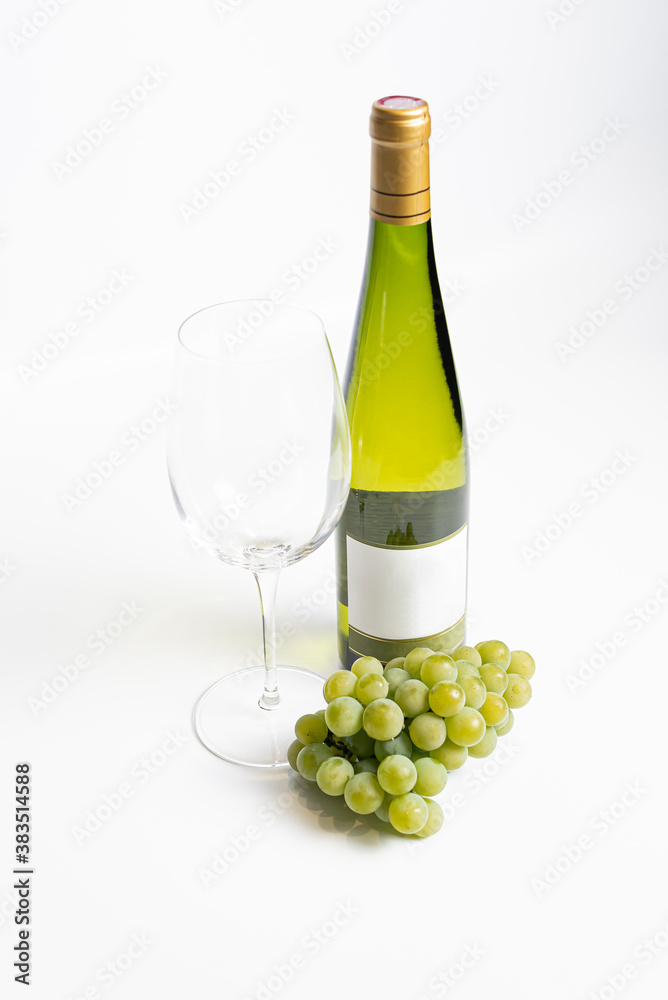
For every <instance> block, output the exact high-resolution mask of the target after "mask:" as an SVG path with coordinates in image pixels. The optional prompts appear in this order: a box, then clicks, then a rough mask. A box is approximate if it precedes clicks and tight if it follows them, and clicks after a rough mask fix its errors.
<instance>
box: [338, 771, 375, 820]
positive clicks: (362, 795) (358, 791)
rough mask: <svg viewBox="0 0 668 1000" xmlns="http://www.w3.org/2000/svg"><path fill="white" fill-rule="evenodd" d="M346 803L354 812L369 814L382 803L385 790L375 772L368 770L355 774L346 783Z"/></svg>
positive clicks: (362, 814)
mask: <svg viewBox="0 0 668 1000" xmlns="http://www.w3.org/2000/svg"><path fill="white" fill-rule="evenodd" d="M343 794H344V797H345V800H346V805H347V806H348V808H349V809H352V811H353V812H354V813H358V814H359V815H361V816H368V815H369V813H372V812H375V811H376V809H378V807H379V806H380V805H381V803H382V801H383V798H384V792H383V789H382V788H381V787H380V784H379V783H378V778H377V777H376V775H375V774H371V773H370V772H368V771H363V772H361V773H358V774H355V775H354V776H353V777H352V778H350V780H349V781H348V782H347V783H346V787H345V790H344V793H343Z"/></svg>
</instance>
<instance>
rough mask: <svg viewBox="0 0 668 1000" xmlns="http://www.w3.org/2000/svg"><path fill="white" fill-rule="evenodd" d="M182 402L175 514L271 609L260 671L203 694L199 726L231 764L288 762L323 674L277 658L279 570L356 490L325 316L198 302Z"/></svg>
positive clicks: (174, 422)
mask: <svg viewBox="0 0 668 1000" xmlns="http://www.w3.org/2000/svg"><path fill="white" fill-rule="evenodd" d="M174 398H175V402H176V411H175V414H174V415H173V417H172V418H171V420H170V423H169V426H168V431H167V459H168V468H169V479H170V483H171V488H172V493H173V496H174V500H175V502H176V507H177V510H178V512H179V514H180V516H181V519H182V521H183V523H184V525H185V527H186V529H187V530H188V532H189V533H190V535H191V536H192V538H193V539H194V540H195V541H196V542H197V544H198V546H202V547H204V548H206V550H207V551H208V552H210V553H211V554H212V555H213V556H215V557H216V558H217V559H220V560H222V561H223V562H225V563H228V564H229V565H231V566H237V567H240V568H242V569H246V570H249V571H250V572H251V573H252V574H253V576H254V577H255V580H256V582H257V586H258V591H259V595H260V603H261V609H262V630H263V644H264V659H265V662H264V666H259V667H245V668H243V669H240V670H235V671H233V672H232V673H229V674H227V675H225V676H224V677H222V678H221V679H220V680H218V681H217V682H216V683H215V684H213V685H212V686H211V687H210V688H209V689H208V690H207V691H205V692H204V694H203V695H202V696H201V698H200V699H199V701H198V702H197V705H196V707H195V713H194V725H195V730H196V732H197V735H198V736H199V738H200V740H201V741H202V743H203V744H204V745H205V746H206V747H207V748H208V749H209V750H211V751H212V752H213V753H215V754H216V755H217V756H219V757H221V758H223V759H224V760H228V761H232V762H234V763H237V764H246V765H250V766H255V767H278V766H282V765H283V764H285V763H286V762H287V748H288V745H289V743H290V742H291V741H292V739H294V733H293V726H294V722H295V720H296V719H297V718H298V716H299V715H301V714H304V713H305V712H307V711H312V706H313V704H314V703H317V702H316V701H315V699H317V696H318V694H319V692H320V690H321V688H322V684H323V677H322V676H321V675H320V674H318V673H315V672H313V671H310V670H305V669H303V668H300V667H294V666H279V665H277V664H276V655H275V598H276V587H277V583H278V578H279V574H280V572H281V570H282V569H283V568H284V567H286V566H290V565H291V564H292V563H295V562H298V561H299V560H301V559H304V558H305V557H306V556H307V555H309V553H311V552H313V551H315V549H317V548H318V547H319V546H320V545H322V543H323V542H324V541H325V540H326V539H327V538H328V537H329V535H330V534H331V533H332V531H333V530H334V528H335V527H336V524H337V523H338V521H339V519H340V517H341V515H342V513H343V510H344V507H345V504H346V500H347V497H348V491H349V487H350V465H351V458H350V438H349V433H348V424H347V420H346V412H345V405H344V402H343V398H342V395H341V390H340V386H339V381H338V377H337V373H336V368H335V365H334V360H333V358H332V353H331V350H330V346H329V342H328V340H327V336H326V333H325V329H324V326H323V324H322V321H321V320H320V319H319V317H318V316H316V314H315V313H313V312H311V311H310V310H308V309H303V308H300V307H297V306H292V305H286V304H277V303H275V302H273V301H271V300H264V299H250V300H239V301H236V302H226V303H221V304H218V305H213V306H209V307H207V308H205V309H201V310H199V311H198V312H196V313H194V314H193V315H192V316H190V317H189V318H188V319H187V320H185V322H184V323H183V324H182V325H181V327H180V328H179V332H178V344H177V348H176V360H175V366H174Z"/></svg>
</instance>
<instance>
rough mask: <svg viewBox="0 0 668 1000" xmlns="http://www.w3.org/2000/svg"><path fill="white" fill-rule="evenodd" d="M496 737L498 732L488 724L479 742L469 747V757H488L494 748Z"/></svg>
mask: <svg viewBox="0 0 668 1000" xmlns="http://www.w3.org/2000/svg"><path fill="white" fill-rule="evenodd" d="M497 737H498V733H497V731H496V729H495V728H494V726H488V727H487V730H486V731H485V735H484V736H483V738H482V739H481V740H480V742H479V743H476V744H475V746H472V747H469V757H489V755H490V754H491V753H493V751H494V750H495V748H496V740H497Z"/></svg>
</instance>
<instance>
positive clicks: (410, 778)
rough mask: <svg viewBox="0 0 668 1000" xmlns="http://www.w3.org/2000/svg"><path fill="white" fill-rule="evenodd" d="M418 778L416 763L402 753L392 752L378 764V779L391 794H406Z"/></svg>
mask: <svg viewBox="0 0 668 1000" xmlns="http://www.w3.org/2000/svg"><path fill="white" fill-rule="evenodd" d="M416 780H417V771H416V769H415V764H414V763H413V761H412V760H411V759H410V757H404V756H402V755H401V754H398V753H394V754H390V756H389V757H385V758H384V759H383V760H381V762H380V764H379V765H378V781H379V782H380V787H381V788H382V789H383V791H385V792H389V793H390V795H404V793H405V792H410V790H411V788H412V787H413V785H414V784H415V782H416Z"/></svg>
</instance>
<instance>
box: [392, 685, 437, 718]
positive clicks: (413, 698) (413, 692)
mask: <svg viewBox="0 0 668 1000" xmlns="http://www.w3.org/2000/svg"><path fill="white" fill-rule="evenodd" d="M394 700H395V701H396V703H397V705H398V706H399V708H400V709H401V711H402V712H403V713H404V715H407V716H408V717H409V718H412V717H413V716H414V715H420V714H421V713H422V712H428V711H429V688H428V687H427V685H426V684H423V683H422V681H418V680H415V679H414V678H411V680H409V681H404V682H403V684H400V685H399V687H398V688H397V690H396V691H395V692H394Z"/></svg>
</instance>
